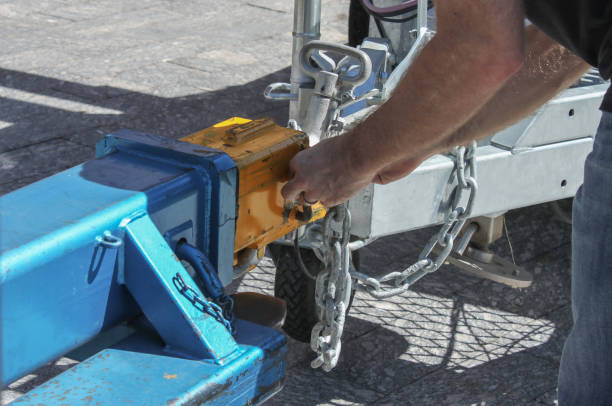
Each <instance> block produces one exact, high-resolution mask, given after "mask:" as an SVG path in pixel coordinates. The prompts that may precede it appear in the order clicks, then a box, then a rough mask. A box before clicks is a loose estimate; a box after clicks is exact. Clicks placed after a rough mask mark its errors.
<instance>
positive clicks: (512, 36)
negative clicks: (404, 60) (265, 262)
mask: <svg viewBox="0 0 612 406" xmlns="http://www.w3.org/2000/svg"><path fill="white" fill-rule="evenodd" d="M447 4H450V2H449V3H447ZM461 4H462V5H463V6H462V7H461V8H458V9H451V10H449V9H446V10H444V8H443V6H444V4H443V2H442V1H440V2H439V3H438V4H437V6H438V27H439V29H438V32H437V34H436V36H435V37H434V38H433V39H432V40H431V41H430V43H429V44H428V45H427V46H426V47H425V49H424V50H423V51H422V53H421V55H420V56H419V57H418V58H417V59H416V61H415V62H414V64H413V65H412V66H411V68H410V69H409V70H408V72H406V74H405V77H404V78H403V79H402V81H401V82H400V84H399V86H398V87H397V88H396V90H395V92H394V93H393V95H392V96H391V98H390V99H389V100H388V101H387V102H386V103H385V104H384V105H383V106H381V107H380V108H379V109H378V110H377V111H376V112H375V113H374V114H372V116H370V117H369V118H368V120H366V121H365V122H363V123H362V124H361V125H359V126H358V127H357V128H356V129H355V130H354V131H353V134H351V135H350V139H351V143H353V144H354V145H353V150H354V151H356V153H354V154H353V155H354V156H355V158H356V160H357V162H355V163H354V165H353V167H354V168H356V170H358V171H365V172H368V173H376V172H378V171H380V170H381V169H383V168H385V167H386V166H388V165H392V164H394V163H397V162H399V161H402V160H405V159H407V158H409V157H418V156H422V155H423V154H425V153H426V152H427V151H429V150H431V149H432V148H435V147H436V146H437V145H440V144H441V143H442V142H443V140H445V139H447V138H448V137H450V136H451V135H452V134H454V133H455V132H456V130H457V129H458V128H460V127H461V126H462V125H463V124H464V123H465V122H466V121H467V120H468V119H469V118H470V117H472V115H473V114H474V112H476V111H478V110H479V109H480V108H481V107H482V106H483V105H484V104H485V103H486V102H487V100H489V99H490V98H491V97H493V95H494V94H495V93H496V92H497V91H498V90H499V89H500V87H501V86H502V85H503V83H504V82H505V80H506V79H507V78H508V77H510V76H511V75H512V74H514V73H515V72H516V71H517V70H518V68H519V67H520V63H521V61H522V59H523V55H522V54H521V44H522V29H523V28H522V9H521V6H520V2H512V1H510V0H502V1H499V2H498V1H493V0H486V1H484V2H479V1H474V2H461ZM508 4H514V6H513V7H508ZM450 8H452V6H451V7H450ZM483 9H486V10H484V11H482V14H483V15H479V13H481V10H483ZM443 12H444V13H443ZM442 13H443V14H442ZM466 25H468V26H471V27H473V29H469V30H468V29H465V27H466Z"/></svg>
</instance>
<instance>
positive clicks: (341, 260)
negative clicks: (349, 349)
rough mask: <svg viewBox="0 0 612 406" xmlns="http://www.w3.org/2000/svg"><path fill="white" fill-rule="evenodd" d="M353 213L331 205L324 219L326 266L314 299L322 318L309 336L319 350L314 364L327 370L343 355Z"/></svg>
mask: <svg viewBox="0 0 612 406" xmlns="http://www.w3.org/2000/svg"><path fill="white" fill-rule="evenodd" d="M350 228H351V217H350V213H349V211H348V209H347V207H346V205H340V206H336V207H334V208H333V209H331V210H330V211H329V212H328V214H327V216H326V217H325V220H324V223H323V249H324V250H323V252H324V254H323V255H324V263H325V264H326V267H325V269H324V270H323V271H322V272H320V273H319V275H317V282H316V288H315V302H316V304H317V312H318V316H319V322H318V323H317V324H315V326H314V327H313V329H312V333H311V336H310V347H311V348H312V350H313V351H315V352H316V353H317V357H316V358H315V359H314V360H313V361H312V363H311V366H312V367H313V368H319V367H322V368H323V370H324V371H326V372H328V371H330V370H331V369H332V368H334V367H335V366H336V364H337V362H338V357H339V356H340V347H341V337H342V332H343V330H344V321H345V317H346V309H347V307H348V304H349V302H350V300H351V291H352V286H351V285H352V279H351V275H350V262H351V261H350V250H349V248H348V243H349V237H350V234H349V232H350Z"/></svg>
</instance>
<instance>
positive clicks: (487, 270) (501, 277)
mask: <svg viewBox="0 0 612 406" xmlns="http://www.w3.org/2000/svg"><path fill="white" fill-rule="evenodd" d="M447 262H449V263H450V264H452V265H455V266H456V267H458V268H459V269H461V270H463V271H465V272H468V273H470V274H472V275H474V276H478V277H480V278H485V279H489V280H492V281H494V282H498V283H503V284H504V285H508V286H510V287H511V288H527V287H529V286H530V285H531V283H532V282H533V276H532V275H531V273H529V272H527V271H526V270H525V269H523V268H521V267H520V266H518V265H515V264H513V263H512V262H510V261H508V260H506V259H503V258H501V257H500V256H498V255H495V254H493V253H492V252H489V251H483V250H479V249H477V248H473V247H468V248H467V249H466V251H465V253H464V254H463V255H461V254H458V253H456V252H453V253H451V255H450V256H449V257H448V258H447Z"/></svg>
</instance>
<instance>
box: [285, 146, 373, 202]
mask: <svg viewBox="0 0 612 406" xmlns="http://www.w3.org/2000/svg"><path fill="white" fill-rule="evenodd" d="M350 137H351V136H350V134H347V135H343V136H339V137H334V138H329V139H325V140H322V141H321V142H319V143H318V144H317V145H315V146H314V147H312V148H308V149H306V150H304V151H301V152H299V153H298V154H297V155H296V156H295V157H293V159H292V160H291V162H290V163H289V169H290V176H291V177H292V178H291V180H289V182H288V183H287V184H286V185H285V186H284V187H283V189H282V191H281V193H282V195H283V197H284V198H285V200H287V201H290V202H291V201H297V200H302V202H303V203H313V202H315V201H319V202H321V203H323V205H325V206H327V207H332V206H335V205H337V204H340V203H342V202H344V201H346V200H348V199H349V198H350V197H352V196H353V195H355V194H356V193H357V192H359V191H360V190H361V189H363V188H364V187H366V186H367V185H368V184H369V183H371V182H372V181H373V177H374V174H373V173H370V172H368V171H364V170H363V169H359V168H361V167H362V165H358V164H357V163H356V162H355V159H357V158H356V155H355V147H354V145H351V139H350Z"/></svg>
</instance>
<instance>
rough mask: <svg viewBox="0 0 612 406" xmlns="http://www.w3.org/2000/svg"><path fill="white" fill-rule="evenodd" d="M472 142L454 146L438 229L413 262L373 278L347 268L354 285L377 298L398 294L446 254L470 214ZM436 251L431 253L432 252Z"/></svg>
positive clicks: (473, 192)
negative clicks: (451, 185) (450, 186)
mask: <svg viewBox="0 0 612 406" xmlns="http://www.w3.org/2000/svg"><path fill="white" fill-rule="evenodd" d="M475 152H476V143H475V142H473V143H472V144H471V145H470V146H469V147H464V146H461V147H456V148H454V149H453V150H452V152H451V156H453V158H454V162H455V168H454V170H455V174H456V178H457V185H456V186H455V189H454V190H453V193H452V194H451V196H452V195H453V194H454V197H452V202H451V205H450V208H449V212H448V214H447V215H446V219H445V221H444V224H443V225H442V227H441V228H440V230H439V231H438V232H437V233H436V234H435V235H433V236H432V237H431V239H430V240H429V241H428V242H427V244H426V245H425V248H424V249H423V251H421V254H420V255H419V259H418V261H417V262H415V263H414V264H412V265H411V266H409V267H408V268H406V269H405V270H403V271H401V272H391V273H389V274H387V275H384V276H382V277H378V278H374V277H371V276H368V275H365V274H363V273H361V272H358V271H356V270H355V269H351V276H352V277H353V278H355V279H356V280H357V284H356V288H357V289H358V290H361V291H365V292H367V293H369V294H370V295H372V296H373V297H375V298H377V299H384V298H388V297H391V296H395V295H398V294H401V293H403V292H405V291H406V290H408V289H409V288H410V286H412V285H413V284H414V283H415V282H416V281H418V280H419V279H421V278H422V277H423V276H425V275H427V274H428V273H431V272H435V271H437V270H438V269H439V268H440V267H441V266H442V264H444V261H446V258H447V257H448V256H449V255H450V253H451V251H452V249H453V244H454V242H455V239H456V238H457V235H458V234H459V232H460V231H461V229H462V228H463V226H464V225H465V222H466V220H467V219H468V218H469V217H470V214H471V212H472V207H473V205H474V199H475V197H476V193H477V191H478V183H477V182H476V159H475V157H474V155H475ZM434 251H436V252H437V255H436V256H435V257H432V253H434ZM384 282H391V283H392V285H393V287H391V288H389V287H385V286H383V285H382V284H383V283H384Z"/></svg>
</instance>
